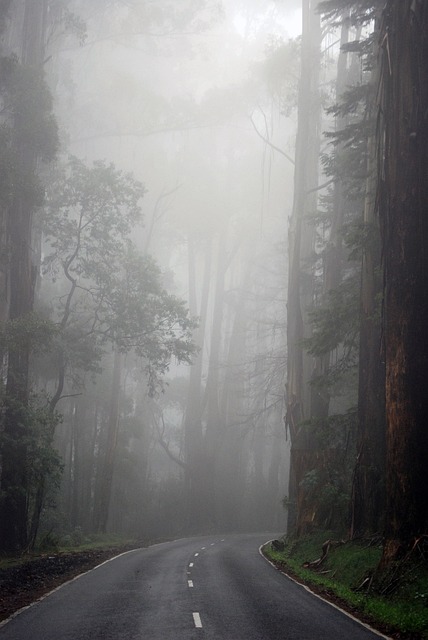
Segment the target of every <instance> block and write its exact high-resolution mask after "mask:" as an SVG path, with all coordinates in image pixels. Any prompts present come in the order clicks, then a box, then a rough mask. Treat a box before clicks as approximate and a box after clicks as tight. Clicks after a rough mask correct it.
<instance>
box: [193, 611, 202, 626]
mask: <svg viewBox="0 0 428 640" xmlns="http://www.w3.org/2000/svg"><path fill="white" fill-rule="evenodd" d="M193 622H194V623H195V627H196V628H197V629H202V622H201V616H200V615H199V613H198V612H197V611H195V613H194V614H193Z"/></svg>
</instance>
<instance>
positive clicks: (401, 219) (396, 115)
mask: <svg viewBox="0 0 428 640" xmlns="http://www.w3.org/2000/svg"><path fill="white" fill-rule="evenodd" d="M380 43H381V76H380V92H381V95H380V97H381V102H380V117H381V126H380V129H379V136H378V142H379V150H378V153H379V160H380V162H381V169H380V185H379V196H378V197H379V209H380V220H381V230H382V244H383V255H384V263H385V285H384V287H385V290H384V297H385V303H384V304H385V310H384V312H385V329H384V333H385V348H386V417H387V477H386V482H387V513H386V527H385V537H386V544H385V550H384V556H383V563H384V564H387V563H388V562H389V561H390V560H392V559H394V558H397V557H399V556H400V555H401V554H402V553H403V552H405V551H406V550H407V549H408V548H409V546H410V545H411V544H412V541H413V539H414V537H415V536H418V535H420V534H422V533H426V531H427V525H428V489H427V484H426V467H427V461H428V428H427V425H428V401H427V392H426V385H427V375H428V331H427V318H428V215H427V210H428V117H427V114H428V65H427V60H428V2H426V0H389V1H388V2H387V4H386V7H385V9H384V11H383V16H382V23H381V33H380Z"/></svg>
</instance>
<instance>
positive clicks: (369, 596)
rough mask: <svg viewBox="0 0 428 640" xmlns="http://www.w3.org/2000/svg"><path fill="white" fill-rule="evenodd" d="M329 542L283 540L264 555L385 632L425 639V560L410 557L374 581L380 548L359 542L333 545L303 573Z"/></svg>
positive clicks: (324, 535)
mask: <svg viewBox="0 0 428 640" xmlns="http://www.w3.org/2000/svg"><path fill="white" fill-rule="evenodd" d="M333 538H334V534H332V533H331V532H328V531H327V532H326V531H322V532H316V533H314V534H312V535H311V536H307V537H304V538H301V539H300V540H295V541H285V543H284V549H283V550H276V549H274V548H272V546H271V545H267V546H266V547H265V548H264V553H265V555H266V556H267V557H268V558H269V559H270V560H271V561H272V562H273V563H274V564H276V565H277V566H278V567H279V568H280V569H282V570H283V571H285V572H287V573H289V574H290V575H292V576H293V577H295V578H296V579H297V580H299V581H300V582H303V583H305V584H307V585H308V586H310V587H311V588H313V590H314V591H316V592H318V593H320V594H321V595H323V596H324V597H326V599H330V600H333V601H334V602H336V604H338V605H339V606H342V608H344V609H346V610H348V611H349V612H351V613H353V615H355V616H356V617H358V618H360V619H363V620H364V621H366V622H368V623H369V624H371V625H372V626H374V627H375V628H378V629H379V630H381V631H383V632H384V633H386V634H390V633H394V634H395V633H396V634H397V635H395V636H394V637H398V638H402V639H404V638H406V639H410V638H412V639H415V640H416V638H423V639H424V640H425V639H427V640H428V566H427V563H426V561H425V560H424V559H423V558H421V557H418V558H412V559H410V560H409V561H408V562H407V563H406V565H405V566H404V565H400V566H399V567H398V566H397V567H393V568H392V570H391V571H390V572H389V574H388V575H387V576H385V575H384V576H378V575H377V574H376V568H377V565H378V562H379V559H380V557H381V553H382V549H381V547H380V546H379V545H377V546H373V545H371V544H370V542H369V541H361V542H359V543H355V542H352V543H351V542H346V543H343V544H339V545H338V546H335V545H332V546H331V547H330V550H329V552H328V554H327V556H326V557H325V559H324V560H323V562H322V563H321V564H320V565H319V566H318V567H317V568H305V567H304V566H303V565H304V564H305V563H308V562H313V561H315V560H316V559H318V558H320V556H321V554H322V546H323V544H324V542H325V541H326V540H329V539H330V540H331V539H333Z"/></svg>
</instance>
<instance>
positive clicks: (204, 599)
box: [0, 534, 378, 640]
mask: <svg viewBox="0 0 428 640" xmlns="http://www.w3.org/2000/svg"><path fill="white" fill-rule="evenodd" d="M268 539H269V535H268V534H264V535H255V534H251V535H231V536H224V537H220V536H213V537H204V538H187V539H183V540H177V541H175V542H168V543H164V544H159V545H155V546H153V547H149V548H147V549H139V550H136V551H131V552H129V553H126V554H123V555H121V556H118V557H117V558H114V559H113V560H111V561H109V562H107V563H104V564H103V565H100V566H99V567H97V568H96V569H94V570H92V571H90V572H88V573H86V574H84V575H82V576H80V577H79V578H78V579H75V580H74V581H72V582H70V583H68V584H66V585H64V586H62V587H61V588H59V589H57V590H56V591H54V592H53V593H51V594H50V595H49V596H48V597H47V598H45V599H44V600H42V601H41V602H39V603H37V604H35V605H34V606H31V607H30V608H29V609H26V610H25V611H23V612H22V613H20V614H19V615H18V616H16V617H15V618H14V619H12V620H10V621H9V622H7V623H6V624H5V625H3V626H1V627H0V640H110V639H112V640H137V639H138V640H207V639H210V640H211V639H216V640H374V639H375V638H378V636H376V635H375V634H373V633H371V632H370V631H369V630H367V629H366V628H364V627H362V626H361V625H359V624H358V623H357V622H355V621H354V620H352V619H350V618H348V617H347V616H345V615H344V614H342V613H341V612H339V611H338V610H336V609H335V608H333V607H331V606H330V605H328V604H327V603H325V602H323V601H322V600H320V599H319V598H316V597H315V596H313V595H311V594H310V593H308V592H307V591H306V590H305V589H304V588H303V587H301V586H299V585H296V584H295V583H294V582H292V581H291V580H289V579H288V578H286V577H285V576H284V575H282V574H281V573H280V572H279V571H277V570H276V569H274V568H273V567H272V566H271V565H270V564H269V563H268V562H267V561H266V560H265V559H264V558H262V557H261V555H260V553H259V551H258V549H259V545H260V544H262V543H263V542H265V541H266V540H268Z"/></svg>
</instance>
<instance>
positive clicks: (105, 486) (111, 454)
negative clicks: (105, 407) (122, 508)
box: [94, 351, 122, 533]
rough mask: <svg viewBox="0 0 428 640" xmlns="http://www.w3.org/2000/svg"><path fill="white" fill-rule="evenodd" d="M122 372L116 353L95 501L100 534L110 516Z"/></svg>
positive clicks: (95, 520)
mask: <svg viewBox="0 0 428 640" xmlns="http://www.w3.org/2000/svg"><path fill="white" fill-rule="evenodd" d="M121 372H122V356H121V355H120V353H118V352H117V351H115V353H114V363H113V377H112V385H111V396H110V409H109V419H108V425H107V445H106V451H105V457H104V460H103V465H102V470H101V479H100V484H99V493H98V496H97V498H96V501H95V511H94V528H95V531H97V532H99V533H105V532H106V529H107V521H108V515H109V506H110V499H111V489H112V484H113V473H114V462H115V456H116V448H117V437H118V433H119V400H120V388H121V387H120V380H121Z"/></svg>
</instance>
